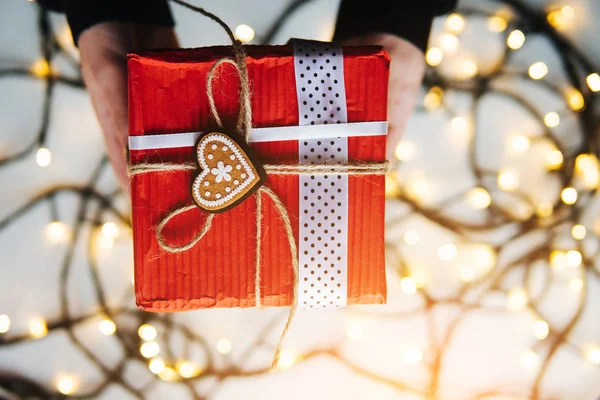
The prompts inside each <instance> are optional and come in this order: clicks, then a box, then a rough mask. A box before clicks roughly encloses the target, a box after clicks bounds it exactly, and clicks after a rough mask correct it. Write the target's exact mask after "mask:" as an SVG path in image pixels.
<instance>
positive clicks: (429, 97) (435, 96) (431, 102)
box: [423, 86, 444, 110]
mask: <svg viewBox="0 0 600 400" xmlns="http://www.w3.org/2000/svg"><path fill="white" fill-rule="evenodd" d="M443 96H444V91H443V90H442V89H441V88H440V87H437V86H434V87H432V88H431V89H429V92H427V94H426V95H425V97H424V98H423V106H425V108H426V109H427V110H434V109H436V108H438V107H439V106H441V105H442V98H443Z"/></svg>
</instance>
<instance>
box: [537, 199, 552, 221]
mask: <svg viewBox="0 0 600 400" xmlns="http://www.w3.org/2000/svg"><path fill="white" fill-rule="evenodd" d="M552 211H554V206H553V205H552V203H550V202H548V201H544V202H542V203H540V204H539V205H538V206H537V208H536V210H535V213H536V214H537V216H538V217H540V218H546V217H549V216H550V215H552Z"/></svg>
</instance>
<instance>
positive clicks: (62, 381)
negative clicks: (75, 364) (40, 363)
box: [56, 375, 79, 395]
mask: <svg viewBox="0 0 600 400" xmlns="http://www.w3.org/2000/svg"><path fill="white" fill-rule="evenodd" d="M78 386H79V380H78V379H77V378H75V377H74V376H71V375H63V376H60V377H59V378H58V379H57V380H56V389H57V390H58V391H59V392H60V393H62V394H64V395H69V394H72V393H73V392H74V391H75V390H77V387H78Z"/></svg>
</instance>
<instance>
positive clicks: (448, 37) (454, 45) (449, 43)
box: [440, 33, 458, 54]
mask: <svg viewBox="0 0 600 400" xmlns="http://www.w3.org/2000/svg"><path fill="white" fill-rule="evenodd" d="M440 47H441V48H442V50H444V51H445V52H446V53H449V54H452V53H454V52H456V49H458V38H457V37H456V36H455V35H453V34H451V33H444V34H442V36H441V37H440Z"/></svg>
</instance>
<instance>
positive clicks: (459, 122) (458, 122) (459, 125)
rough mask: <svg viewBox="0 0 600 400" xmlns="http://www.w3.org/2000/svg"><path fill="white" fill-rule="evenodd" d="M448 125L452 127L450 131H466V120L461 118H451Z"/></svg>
mask: <svg viewBox="0 0 600 400" xmlns="http://www.w3.org/2000/svg"><path fill="white" fill-rule="evenodd" d="M450 124H451V125H452V129H454V130H455V131H456V132H462V131H464V130H465V129H467V120H466V119H465V118H463V117H454V118H452V120H451V121H450Z"/></svg>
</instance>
